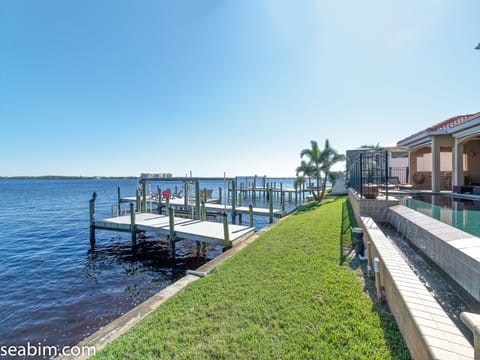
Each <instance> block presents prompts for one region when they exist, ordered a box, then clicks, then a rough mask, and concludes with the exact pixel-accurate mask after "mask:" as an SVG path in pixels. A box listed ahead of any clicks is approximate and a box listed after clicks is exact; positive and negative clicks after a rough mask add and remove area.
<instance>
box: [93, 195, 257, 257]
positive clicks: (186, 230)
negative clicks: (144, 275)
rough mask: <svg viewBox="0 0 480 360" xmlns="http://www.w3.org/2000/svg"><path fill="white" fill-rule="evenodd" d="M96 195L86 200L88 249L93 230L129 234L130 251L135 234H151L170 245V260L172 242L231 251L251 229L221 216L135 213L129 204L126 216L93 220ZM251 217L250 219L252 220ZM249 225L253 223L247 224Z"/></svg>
mask: <svg viewBox="0 0 480 360" xmlns="http://www.w3.org/2000/svg"><path fill="white" fill-rule="evenodd" d="M96 198H97V195H96V193H93V196H92V199H91V200H90V246H91V248H92V250H93V249H94V248H95V241H96V239H95V231H96V230H97V229H102V230H110V231H121V232H129V233H131V240H132V248H133V249H135V248H136V245H137V234H138V233H143V232H147V231H154V232H156V233H160V234H163V235H166V236H167V238H168V241H169V243H170V256H171V257H172V258H174V257H175V242H177V241H179V240H192V241H196V242H197V249H198V247H199V246H200V245H201V244H204V245H205V244H214V245H223V246H225V247H232V246H234V245H235V244H237V243H239V242H241V241H243V240H245V239H246V238H248V237H250V236H251V235H252V234H253V233H254V232H255V228H254V227H253V226H242V225H235V224H228V218H227V214H226V213H225V212H224V213H223V214H222V217H223V223H219V222H212V221H206V216H205V213H204V214H203V215H202V216H200V213H199V212H197V214H196V219H185V218H182V217H176V216H175V209H174V207H173V206H171V205H169V207H168V211H167V215H161V214H153V213H148V212H136V211H135V204H134V203H133V202H130V211H129V214H128V215H123V216H115V217H114V216H112V217H110V218H105V219H102V220H96V219H95V203H96ZM252 217H253V215H250V218H251V219H252ZM250 224H253V221H251V222H250Z"/></svg>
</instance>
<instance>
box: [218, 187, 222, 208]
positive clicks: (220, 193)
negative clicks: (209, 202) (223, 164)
mask: <svg viewBox="0 0 480 360" xmlns="http://www.w3.org/2000/svg"><path fill="white" fill-rule="evenodd" d="M218 203H219V204H221V203H222V187H221V186H219V187H218Z"/></svg>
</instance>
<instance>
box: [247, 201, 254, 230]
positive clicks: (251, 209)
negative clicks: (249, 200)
mask: <svg viewBox="0 0 480 360" xmlns="http://www.w3.org/2000/svg"><path fill="white" fill-rule="evenodd" d="M248 213H249V215H250V227H255V224H254V223H253V205H252V204H250V205H248Z"/></svg>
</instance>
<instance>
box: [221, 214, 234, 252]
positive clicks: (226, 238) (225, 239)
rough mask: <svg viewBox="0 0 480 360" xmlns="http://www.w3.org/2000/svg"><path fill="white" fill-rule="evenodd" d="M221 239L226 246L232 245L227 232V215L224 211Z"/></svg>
mask: <svg viewBox="0 0 480 360" xmlns="http://www.w3.org/2000/svg"><path fill="white" fill-rule="evenodd" d="M223 240H224V241H225V244H226V245H227V246H232V243H231V242H230V235H229V232H228V217H227V213H226V212H224V213H223Z"/></svg>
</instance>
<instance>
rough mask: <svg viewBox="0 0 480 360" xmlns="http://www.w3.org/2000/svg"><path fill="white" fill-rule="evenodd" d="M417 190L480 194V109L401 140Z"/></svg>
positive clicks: (399, 145)
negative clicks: (406, 152)
mask: <svg viewBox="0 0 480 360" xmlns="http://www.w3.org/2000/svg"><path fill="white" fill-rule="evenodd" d="M397 146H398V147H399V148H403V149H406V150H407V151H408V168H409V169H410V171H409V178H408V182H409V184H411V185H412V187H413V188H414V189H420V190H431V191H432V192H439V191H445V190H448V191H453V192H455V193H462V194H475V195H480V112H478V113H475V114H468V115H459V116H455V117H452V118H449V119H447V120H444V121H442V122H440V123H438V124H436V125H433V126H431V127H429V128H427V129H425V130H422V131H419V132H417V133H415V134H413V135H410V136H408V137H406V138H405V139H402V140H400V141H399V142H398V143H397Z"/></svg>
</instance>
